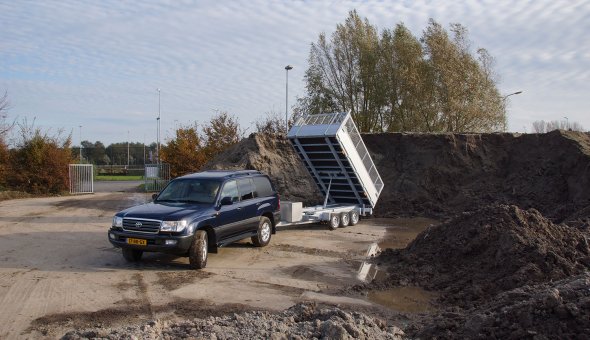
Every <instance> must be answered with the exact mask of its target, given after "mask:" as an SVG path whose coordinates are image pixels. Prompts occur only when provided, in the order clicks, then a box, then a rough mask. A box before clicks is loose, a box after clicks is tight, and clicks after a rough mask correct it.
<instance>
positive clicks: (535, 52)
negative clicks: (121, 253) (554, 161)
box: [0, 0, 590, 145]
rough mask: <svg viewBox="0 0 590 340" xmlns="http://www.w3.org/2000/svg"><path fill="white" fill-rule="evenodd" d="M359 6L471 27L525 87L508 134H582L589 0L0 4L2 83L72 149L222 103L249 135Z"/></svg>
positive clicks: (363, 10)
mask: <svg viewBox="0 0 590 340" xmlns="http://www.w3.org/2000/svg"><path fill="white" fill-rule="evenodd" d="M353 9H356V10H357V12H358V13H359V15H360V16H361V17H366V18H367V19H368V20H369V22H370V23H371V24H373V25H375V26H376V27H377V28H378V29H379V30H380V31H381V30H383V29H385V28H393V27H394V26H395V25H396V24H397V23H400V22H403V23H404V24H405V25H406V27H408V28H409V29H410V30H411V31H412V32H413V34H414V35H415V36H418V37H420V36H421V35H422V32H423V30H424V29H425V28H426V26H427V24H428V20H429V19H430V18H432V19H434V20H435V21H437V22H438V23H440V24H442V25H443V26H444V27H446V28H448V27H449V24H450V23H460V24H462V25H463V26H465V27H467V29H468V30H469V38H470V40H471V42H472V46H473V48H474V49H475V48H478V47H483V48H486V49H487V50H488V51H489V52H490V53H491V55H492V56H493V57H494V58H495V60H496V64H495V71H496V73H497V74H498V77H499V82H498V88H499V90H500V93H501V94H503V95H508V94H510V93H513V92H516V91H523V92H522V93H521V94H519V95H513V96H510V97H508V98H507V103H508V109H507V114H508V130H509V131H514V132H531V130H532V123H533V122H534V121H536V120H545V121H552V120H565V119H566V118H565V117H567V120H568V121H569V122H574V121H575V122H578V123H580V124H581V125H582V126H583V127H584V128H585V129H587V130H588V129H590V114H588V112H587V111H588V107H590V1H588V0H571V1H566V0H558V1H555V0H534V1H523V0H520V1H507V0H494V1H488V0H478V1H475V0H470V1H452V0H445V1H442V0H441V1H437V0H416V1H410V0H404V1H402V0H398V1H321V0H315V1H279V0H272V1H267V0H243V1H242V0H236V1H229V0H223V1H215V0H198V1H197V0H195V1H189V0H184V1H183V0H174V1H172V0H170V1H121V0H103V1H83V0H75V1H69V0H60V1H49V0H44V1H26V0H18V1H14V0H0V32H1V38H0V91H1V92H2V93H3V92H4V91H7V92H8V96H9V101H10V109H9V111H8V114H9V119H13V120H14V119H16V120H18V121H23V120H24V119H26V120H27V121H28V122H29V123H31V122H33V121H34V124H35V126H36V127H39V128H41V129H42V130H44V131H48V132H49V133H53V134H57V133H58V131H60V130H63V134H66V135H68V134H71V135H72V141H73V145H79V144H80V139H82V140H89V141H91V142H95V141H101V142H103V143H104V144H105V145H108V144H110V143H113V142H126V141H128V140H130V141H131V142H140V143H143V142H145V143H151V142H155V141H156V139H157V120H156V118H157V117H158V114H160V117H161V127H160V131H161V132H160V134H161V142H162V143H165V141H166V140H167V139H168V138H170V137H171V136H172V135H173V131H174V128H175V127H177V126H183V125H187V124H192V123H193V122H198V123H200V124H203V123H206V122H208V121H209V120H210V119H211V117H212V116H214V115H215V114H216V113H217V112H220V111H226V112H229V113H230V114H232V115H234V116H235V117H237V119H238V121H239V122H240V124H241V125H242V128H243V130H244V132H245V134H246V135H247V134H249V133H250V132H252V131H253V130H254V128H255V127H254V122H255V121H256V120H259V119H261V118H263V117H265V115H266V114H267V113H269V112H275V113H277V114H279V115H280V116H281V117H284V115H285V99H286V88H285V87H286V86H285V85H286V80H287V79H286V76H287V75H286V71H285V66H286V65H292V66H293V69H292V70H290V71H289V73H288V83H289V92H288V103H289V104H288V105H289V111H290V110H291V108H290V107H291V105H292V104H293V103H295V101H296V98H297V97H302V96H304V95H305V80H304V73H305V70H306V69H307V66H308V65H307V59H308V55H309V49H310V44H311V43H313V42H316V41H317V39H318V35H319V34H320V33H321V32H325V33H326V34H327V35H330V34H331V33H332V32H333V31H334V30H335V28H336V25H337V24H339V23H343V22H344V20H345V19H346V17H347V16H348V12H349V11H351V10H353ZM158 89H159V92H158ZM158 102H159V103H160V106H159V105H158ZM80 126H81V127H80Z"/></svg>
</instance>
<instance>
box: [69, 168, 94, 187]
mask: <svg viewBox="0 0 590 340" xmlns="http://www.w3.org/2000/svg"><path fill="white" fill-rule="evenodd" d="M93 170H94V169H93V166H92V164H70V172H69V175H70V194H92V193H94V176H93V175H94V173H93Z"/></svg>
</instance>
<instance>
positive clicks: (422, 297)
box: [367, 287, 436, 313]
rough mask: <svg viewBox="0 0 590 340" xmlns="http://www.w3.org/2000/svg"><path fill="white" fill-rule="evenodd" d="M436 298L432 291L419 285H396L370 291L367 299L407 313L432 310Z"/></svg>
mask: <svg viewBox="0 0 590 340" xmlns="http://www.w3.org/2000/svg"><path fill="white" fill-rule="evenodd" d="M435 298H436V295H435V294H434V293H432V292H428V291H425V290H424V289H422V288H419V287H394V288H389V289H387V290H374V291H370V292H369V293H368V295H367V300H369V301H371V302H373V303H376V304H379V305H381V306H385V307H387V308H390V309H393V310H396V311H399V312H405V313H425V312H432V311H433V310H434V307H433V306H432V304H431V301H433V300H434V299H435Z"/></svg>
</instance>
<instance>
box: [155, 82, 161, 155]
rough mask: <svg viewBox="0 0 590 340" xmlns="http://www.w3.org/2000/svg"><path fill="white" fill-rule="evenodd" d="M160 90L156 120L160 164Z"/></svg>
mask: <svg viewBox="0 0 590 340" xmlns="http://www.w3.org/2000/svg"><path fill="white" fill-rule="evenodd" d="M157 90H158V118H156V121H157V122H158V147H157V148H156V152H157V154H158V164H160V89H157Z"/></svg>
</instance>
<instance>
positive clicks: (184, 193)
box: [156, 178, 220, 203]
mask: <svg viewBox="0 0 590 340" xmlns="http://www.w3.org/2000/svg"><path fill="white" fill-rule="evenodd" d="M219 186H220V182H217V181H212V180H209V179H202V178H190V179H177V180H174V181H172V182H170V184H168V186H167V187H166V188H164V190H162V192H160V194H159V195H158V198H157V199H156V201H157V202H180V203H214V202H215V197H216V196H217V192H218V191H219Z"/></svg>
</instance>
